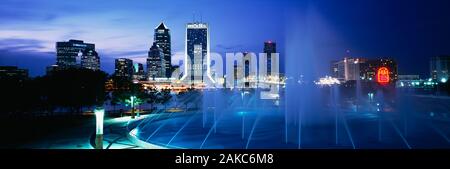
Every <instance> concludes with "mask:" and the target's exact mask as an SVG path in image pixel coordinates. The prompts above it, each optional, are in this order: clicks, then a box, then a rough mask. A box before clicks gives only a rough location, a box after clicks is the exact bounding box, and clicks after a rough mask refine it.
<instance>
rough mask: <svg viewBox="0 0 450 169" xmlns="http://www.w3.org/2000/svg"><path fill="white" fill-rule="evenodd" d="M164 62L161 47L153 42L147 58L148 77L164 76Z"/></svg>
mask: <svg viewBox="0 0 450 169" xmlns="http://www.w3.org/2000/svg"><path fill="white" fill-rule="evenodd" d="M165 71H166V69H165V64H164V53H163V50H162V49H161V48H159V46H158V45H157V44H156V42H153V45H152V47H151V48H150V51H149V52H148V58H147V73H148V78H149V79H154V78H164V77H166V72H165Z"/></svg>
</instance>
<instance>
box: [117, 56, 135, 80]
mask: <svg viewBox="0 0 450 169" xmlns="http://www.w3.org/2000/svg"><path fill="white" fill-rule="evenodd" d="M114 75H115V76H116V77H121V78H124V79H129V80H131V79H132V77H133V60H131V59H126V58H119V59H116V63H115V71H114Z"/></svg>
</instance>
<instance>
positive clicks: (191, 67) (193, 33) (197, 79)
mask: <svg viewBox="0 0 450 169" xmlns="http://www.w3.org/2000/svg"><path fill="white" fill-rule="evenodd" d="M209 47H210V44H209V32H208V25H207V24H206V23H199V22H195V23H188V24H187V25H186V51H185V52H186V58H185V61H186V62H185V63H186V64H185V72H184V73H185V74H186V75H185V76H183V78H182V79H183V80H185V81H186V82H187V83H189V84H191V85H196V84H201V83H203V82H204V80H206V79H204V78H203V77H204V75H206V73H208V72H207V71H208V69H209V68H208V66H209V64H208V61H209V52H210V51H209Z"/></svg>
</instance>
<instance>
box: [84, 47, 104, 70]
mask: <svg viewBox="0 0 450 169" xmlns="http://www.w3.org/2000/svg"><path fill="white" fill-rule="evenodd" d="M81 67H82V68H85V69H91V70H95V71H97V70H100V57H98V53H97V52H96V51H95V50H94V49H87V50H85V51H84V52H83V55H82V56H81Z"/></svg>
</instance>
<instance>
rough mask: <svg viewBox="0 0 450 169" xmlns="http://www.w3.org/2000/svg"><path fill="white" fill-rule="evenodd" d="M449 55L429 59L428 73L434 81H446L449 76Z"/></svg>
mask: <svg viewBox="0 0 450 169" xmlns="http://www.w3.org/2000/svg"><path fill="white" fill-rule="evenodd" d="M449 68H450V56H437V57H432V58H431V60H430V75H431V78H432V79H433V80H435V81H438V82H441V83H446V82H447V81H448V78H449Z"/></svg>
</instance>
